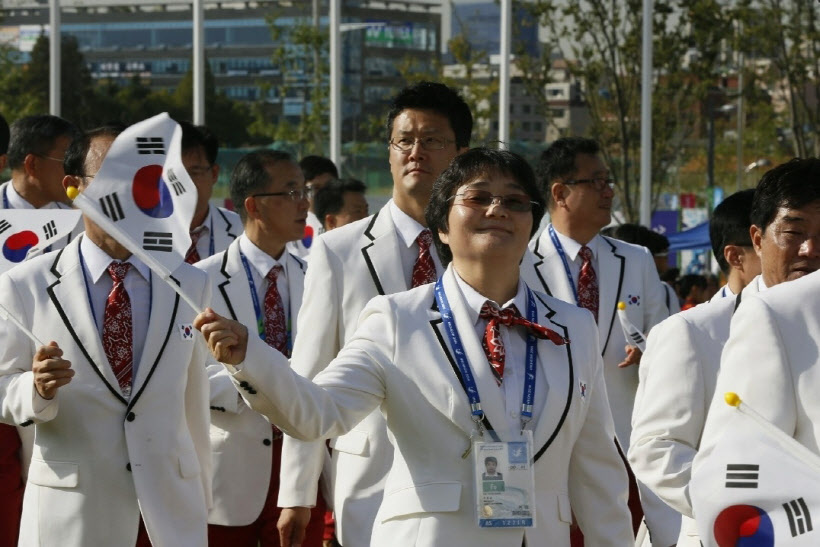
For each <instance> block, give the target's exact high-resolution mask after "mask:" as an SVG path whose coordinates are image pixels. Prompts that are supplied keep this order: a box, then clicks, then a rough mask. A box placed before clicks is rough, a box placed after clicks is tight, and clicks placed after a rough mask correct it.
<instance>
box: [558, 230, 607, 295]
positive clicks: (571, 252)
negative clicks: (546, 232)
mask: <svg viewBox="0 0 820 547" xmlns="http://www.w3.org/2000/svg"><path fill="white" fill-rule="evenodd" d="M553 228H555V227H554V226H553ZM555 235H557V236H558V241H559V242H560V243H561V247H563V248H564V253H565V254H566V256H567V264H569V271H570V273H571V274H572V286H573V287H575V289H576V290H578V276H579V275H580V274H581V265H582V264H583V263H584V260H583V259H582V258H581V257H580V256H578V253H580V252H581V247H583V245H581V244H580V243H578V242H577V241H575V240H574V239H572V238H571V237H568V236H565V235H564V234H562V233H561V232H559V231H558V230H557V229H556V230H555ZM586 246H587V247H589V250H590V251H592V269H593V270H595V276H596V278H598V285H599V286H600V284H601V281H600V279H601V277H600V275H599V273H598V271H599V268H598V253H599V249H600V246H601V236H600V235H596V236H595V237H593V238H592V239H591V240H590V241H589V243H587V245H586Z"/></svg>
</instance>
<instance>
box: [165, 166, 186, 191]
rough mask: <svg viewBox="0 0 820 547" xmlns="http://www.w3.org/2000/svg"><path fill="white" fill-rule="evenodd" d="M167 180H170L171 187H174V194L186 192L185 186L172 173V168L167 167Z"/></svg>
mask: <svg viewBox="0 0 820 547" xmlns="http://www.w3.org/2000/svg"><path fill="white" fill-rule="evenodd" d="M168 180H169V181H170V182H171V188H173V189H174V193H175V194H176V195H178V196H181V195H182V194H184V193H185V192H187V190H185V187H184V186H183V185H182V183H181V182H179V179H178V178H177V176H176V175H175V174H174V170H173V169H168Z"/></svg>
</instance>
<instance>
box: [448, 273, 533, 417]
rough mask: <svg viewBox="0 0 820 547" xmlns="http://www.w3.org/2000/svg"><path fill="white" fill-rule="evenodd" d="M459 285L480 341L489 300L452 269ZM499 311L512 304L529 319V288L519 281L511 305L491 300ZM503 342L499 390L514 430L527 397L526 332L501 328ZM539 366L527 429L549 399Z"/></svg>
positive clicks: (518, 329) (476, 364) (474, 365)
mask: <svg viewBox="0 0 820 547" xmlns="http://www.w3.org/2000/svg"><path fill="white" fill-rule="evenodd" d="M453 273H454V274H455V278H456V283H457V284H458V288H459V289H460V290H461V294H462V295H463V296H464V300H465V301H466V302H467V305H468V306H469V309H468V310H467V313H468V314H469V315H470V317H471V318H472V319H473V324H474V326H475V332H476V335H477V336H478V339H479V341H481V340H483V339H484V332H485V329H486V328H487V323H488V322H489V321H488V320H486V319H481V317H480V313H481V308H482V306H484V303H485V302H487V301H488V300H490V299H489V298H487V297H486V296H482V295H481V294H480V293H479V292H478V291H476V290H475V289H474V288H472V287H471V286H470V285H468V284H467V282H466V281H464V280H463V279H461V277H460V276H459V275H458V272H456V271H455V268H454V269H453ZM490 302H491V303H492V304H494V305H495V306H496V307H498V308H501V309H503V308H506V307H509V306H510V305H512V304H515V307H516V308H518V311H519V312H520V313H521V315H522V316H524V317H526V316H527V289H526V285H525V284H524V282H523V281H521V280H520V279H519V280H518V292H517V293H516V294H515V297H514V298H513V299H512V300H510V301H509V302H506V303H504V304H503V305H501V306H499V305H498V303H497V302H494V301H492V300H490ZM499 330H500V331H501V340H502V342H504V352H505V354H506V358H505V360H504V381H503V382H502V383H501V385H500V386H499V387H498V389H500V390H501V391H502V392H503V394H504V404H505V410H506V413H505V414H504V415H505V417H506V418H507V425H508V427H509V428H510V430H512V431H515V430H517V429H520V428H521V400H522V397H523V394H524V374H525V372H526V347H527V331H526V330H525V329H523V328H521V327H514V328H512V329H510V328H508V327H505V326H504V325H501V326H500V327H499ZM470 366H471V367H473V368H475V367H482V366H483V367H489V366H491V365H490V363H489V362H488V361H485V362H483V363H470ZM539 369H540V366H538V367H536V372H535V399H534V404H533V409H532V411H533V412H532V416H533V421H532V422H531V424H530V425H529V426H528V428H530V429H532V428H534V426H535V425H536V424H537V422H538V417H539V416H540V415H541V411H542V410H543V409H544V404H545V403H546V400H547V385H546V378H544V373H543V371H541V370H539Z"/></svg>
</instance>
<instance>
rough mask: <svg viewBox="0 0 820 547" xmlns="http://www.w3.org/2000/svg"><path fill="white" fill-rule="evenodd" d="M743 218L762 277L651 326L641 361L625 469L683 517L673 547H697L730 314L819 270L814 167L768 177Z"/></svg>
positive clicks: (801, 165)
mask: <svg viewBox="0 0 820 547" xmlns="http://www.w3.org/2000/svg"><path fill="white" fill-rule="evenodd" d="M736 196H737V197H736ZM746 198H747V194H743V195H740V196H738V195H737V194H734V195H732V196H729V197H728V198H726V201H730V200H732V201H734V200H736V199H739V200H740V204H743V202H745V201H746ZM735 205H738V204H737V203H732V202H730V203H729V207H734V206H735ZM749 209H751V211H749ZM746 211H747V213H746V215H740V216H741V217H745V218H751V223H752V226H751V228H750V240H751V244H752V245H753V248H754V251H755V252H756V253H757V255H758V256H759V258H760V260H759V264H760V266H761V267H762V274H761V275H760V276H758V277H756V278H755V279H753V280H752V281H751V282H750V283H749V284H748V285H746V287H745V288H744V289H743V291H742V293H741V294H739V295H737V296H734V297H731V298H719V299H717V300H713V301H712V302H710V303H709V304H707V305H701V306H697V307H695V308H693V309H691V310H687V311H685V312H683V313H681V314H678V315H675V316H672V317H670V318H669V319H667V320H665V321H663V322H662V323H661V324H659V325H657V326H656V327H655V329H653V330H652V332H651V333H650V335H649V340H648V343H647V348H646V354H645V355H644V356H643V359H642V360H641V374H640V376H641V383H640V385H639V387H638V395H637V397H636V400H635V411H634V414H633V417H632V421H633V424H632V425H633V429H632V443H631V445H630V448H629V461H630V463H631V464H632V469H633V471H634V472H635V475H636V476H637V477H638V479H639V480H640V481H641V482H642V483H644V484H645V485H646V486H648V487H649V488H650V489H652V491H653V492H655V493H656V494H657V495H658V496H659V497H660V498H661V499H662V500H664V501H665V502H666V503H668V504H669V505H670V506H671V507H673V508H674V509H676V510H677V511H679V512H680V513H681V514H682V515H683V521H682V525H681V534H680V537H679V539H678V542H677V544H678V546H691V547H698V546H699V545H700V537H699V536H698V532H697V527H696V525H695V521H694V520H693V519H692V516H693V515H692V504H691V500H690V495H689V480H690V477H691V469H692V461H693V459H694V457H695V455H696V454H697V452H698V448H699V446H700V444H701V435H702V434H703V427H704V423H705V422H706V420H707V411H709V406H710V404H711V402H712V399H713V397H714V395H715V382H716V381H717V376H718V370H719V369H720V359H721V353H722V351H723V347H724V345H725V344H726V340H727V339H728V338H729V325H730V323H731V322H732V316H733V314H734V313H735V312H736V311H737V310H739V309H740V308H741V302H742V303H743V306H745V305H746V302H747V301H749V300H751V299H752V297H753V296H755V295H757V294H758V293H762V291H764V290H766V288H767V287H769V288H770V287H773V286H774V285H779V284H780V283H784V282H787V281H792V280H794V279H798V278H800V277H803V276H804V275H807V274H808V273H810V272H813V271H815V270H817V269H818V268H819V267H820V251H818V250H817V249H815V248H814V247H813V246H812V245H810V244H807V240H806V239H805V238H806V237H808V234H816V233H818V232H820V160H817V159H814V158H811V159H795V160H792V161H791V162H788V163H785V164H782V165H779V166H777V167H775V168H774V169H772V170H770V171H769V172H767V173H766V174H765V175H764V176H763V178H762V179H761V180H760V183H759V184H758V186H757V189H756V190H755V191H754V200H753V202H752V203H751V207H746ZM790 232H799V233H801V234H804V236H803V239H801V237H795V236H788V237H784V235H785V234H788V233H790ZM732 328H733V329H734V327H732ZM744 376H745V374H744ZM733 390H734V389H733ZM721 395H722V392H721ZM721 400H722V397H721Z"/></svg>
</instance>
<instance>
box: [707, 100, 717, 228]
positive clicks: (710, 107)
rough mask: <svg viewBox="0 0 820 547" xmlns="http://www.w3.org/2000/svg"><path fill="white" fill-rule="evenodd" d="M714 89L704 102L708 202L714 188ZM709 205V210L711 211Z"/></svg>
mask: <svg viewBox="0 0 820 547" xmlns="http://www.w3.org/2000/svg"><path fill="white" fill-rule="evenodd" d="M714 102H715V99H714V91H710V92H709V96H708V99H707V102H706V112H707V120H706V122H707V123H706V129H707V132H708V137H709V142H708V145H707V149H706V186H707V188H708V191H709V195H708V199H709V203H711V200H712V191H713V190H714V188H715V105H714ZM711 210H712V209H711V207H710V208H709V211H710V212H711ZM710 214H711V213H710Z"/></svg>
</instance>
